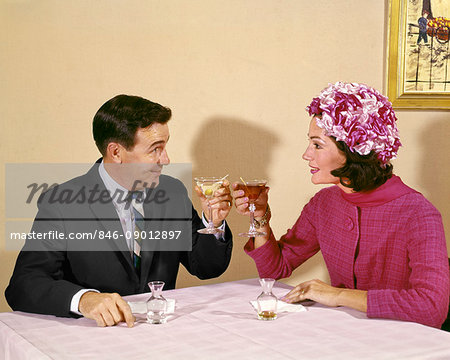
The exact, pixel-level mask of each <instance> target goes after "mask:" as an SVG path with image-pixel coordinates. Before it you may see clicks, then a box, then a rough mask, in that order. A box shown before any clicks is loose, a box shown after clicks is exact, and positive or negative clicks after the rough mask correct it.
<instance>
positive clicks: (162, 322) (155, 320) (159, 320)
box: [147, 318, 167, 324]
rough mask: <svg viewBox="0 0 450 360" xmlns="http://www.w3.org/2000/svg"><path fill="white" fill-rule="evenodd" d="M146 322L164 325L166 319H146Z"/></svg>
mask: <svg viewBox="0 0 450 360" xmlns="http://www.w3.org/2000/svg"><path fill="white" fill-rule="evenodd" d="M147 322H148V323H149V324H165V323H166V322H167V319H166V318H164V319H147Z"/></svg>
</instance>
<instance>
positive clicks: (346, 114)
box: [306, 82, 401, 164]
mask: <svg viewBox="0 0 450 360" xmlns="http://www.w3.org/2000/svg"><path fill="white" fill-rule="evenodd" d="M306 111H308V113H309V115H310V116H312V115H316V116H317V117H316V122H317V126H319V127H320V128H322V129H324V130H325V134H326V135H328V136H334V137H335V138H336V140H337V141H344V142H345V143H346V144H347V146H348V147H349V148H350V150H351V151H356V152H357V153H358V154H360V155H368V154H369V153H370V152H371V151H374V152H375V153H376V154H377V157H378V159H380V161H381V162H382V163H383V164H386V163H387V162H389V160H391V159H395V157H396V156H397V151H398V148H399V147H400V146H401V142H400V137H399V133H398V129H397V125H396V123H395V122H396V121H397V117H396V116H395V113H394V110H393V109H392V104H391V102H390V101H389V100H388V98H387V97H386V96H384V95H382V94H380V93H379V92H378V91H377V90H375V89H373V88H371V87H369V86H367V85H364V84H358V83H344V82H337V83H335V84H329V86H328V87H327V88H325V89H323V90H322V92H321V93H320V94H319V96H318V97H315V98H314V99H313V100H312V102H311V104H310V105H309V106H307V107H306Z"/></svg>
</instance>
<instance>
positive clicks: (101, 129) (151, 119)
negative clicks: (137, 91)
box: [92, 95, 172, 155]
mask: <svg viewBox="0 0 450 360" xmlns="http://www.w3.org/2000/svg"><path fill="white" fill-rule="evenodd" d="M171 116H172V112H171V110H170V109H169V108H167V107H164V106H162V105H160V104H157V103H154V102H151V101H150V100H147V99H144V98H142V97H139V96H130V95H117V96H115V97H114V98H112V99H111V100H108V101H107V102H106V103H104V104H103V105H102V107H101V108H100V109H99V110H98V111H97V113H96V114H95V116H94V121H93V124H92V132H93V135H94V140H95V143H96V145H97V147H98V149H99V150H100V152H101V153H102V155H105V153H106V148H107V146H108V144H109V143H110V142H117V143H119V144H121V145H123V146H124V147H125V148H126V149H127V150H129V149H131V148H133V146H134V137H135V135H136V132H137V131H138V130H139V129H140V128H146V127H148V126H150V125H152V124H153V123H160V124H165V123H167V122H168V121H169V120H170V117H171Z"/></svg>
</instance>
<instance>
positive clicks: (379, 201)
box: [341, 175, 417, 207]
mask: <svg viewBox="0 0 450 360" xmlns="http://www.w3.org/2000/svg"><path fill="white" fill-rule="evenodd" d="M410 193H417V191H416V190H414V189H411V188H410V187H409V186H406V185H405V184H404V183H403V181H402V180H401V179H400V178H399V177H398V176H396V175H393V176H392V177H391V178H390V179H389V180H388V181H386V182H385V183H384V184H383V185H381V186H379V187H378V188H376V189H375V190H372V191H369V192H356V193H350V194H349V193H346V192H344V191H342V190H341V194H342V197H343V198H344V199H345V200H347V201H348V202H349V203H352V204H353V205H356V206H359V207H371V206H378V205H383V204H385V203H387V202H389V201H392V200H394V199H397V198H399V197H401V196H403V195H406V194H410Z"/></svg>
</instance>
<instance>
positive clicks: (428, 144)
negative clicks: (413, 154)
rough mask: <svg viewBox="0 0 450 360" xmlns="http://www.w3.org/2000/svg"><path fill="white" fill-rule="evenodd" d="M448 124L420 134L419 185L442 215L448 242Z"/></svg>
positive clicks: (442, 122) (449, 230)
mask: <svg viewBox="0 0 450 360" xmlns="http://www.w3.org/2000/svg"><path fill="white" fill-rule="evenodd" d="M449 138H450V122H448V121H446V120H441V121H438V122H434V123H433V125H430V126H428V127H427V128H426V129H425V131H424V132H423V134H422V137H421V142H422V144H423V149H424V151H423V154H422V159H421V164H422V166H421V169H420V170H421V171H420V174H421V177H422V180H421V183H422V184H423V187H424V188H425V189H426V193H427V198H428V200H429V201H431V203H432V204H433V205H434V206H435V207H436V208H438V210H439V211H440V212H441V214H442V221H443V223H444V229H445V233H446V238H447V247H449V245H450V244H449V242H450V204H449V199H450V186H449V179H450V167H449V163H448V158H447V156H448V154H449V153H450V142H449Z"/></svg>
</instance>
